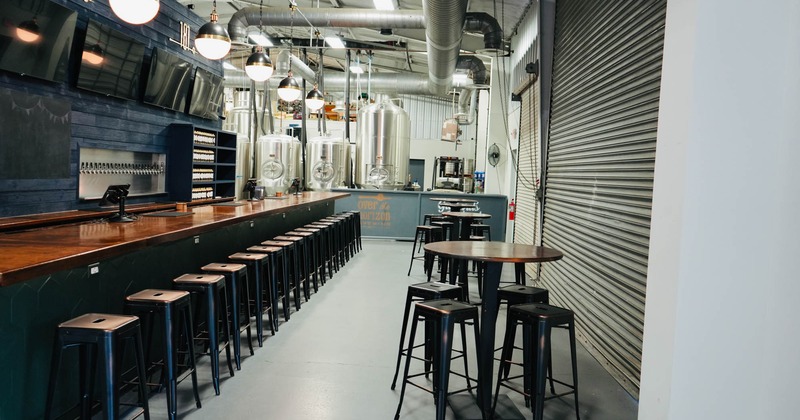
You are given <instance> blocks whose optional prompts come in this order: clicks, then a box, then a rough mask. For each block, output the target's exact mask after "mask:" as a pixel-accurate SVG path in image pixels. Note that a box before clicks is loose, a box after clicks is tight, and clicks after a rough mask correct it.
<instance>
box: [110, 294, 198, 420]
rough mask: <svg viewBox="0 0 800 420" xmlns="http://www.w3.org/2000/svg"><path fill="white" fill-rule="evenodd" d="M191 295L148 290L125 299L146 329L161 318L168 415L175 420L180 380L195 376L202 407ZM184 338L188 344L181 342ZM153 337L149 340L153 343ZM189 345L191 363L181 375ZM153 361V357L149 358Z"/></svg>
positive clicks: (128, 309)
mask: <svg viewBox="0 0 800 420" xmlns="http://www.w3.org/2000/svg"><path fill="white" fill-rule="evenodd" d="M191 301H192V299H191V295H190V294H189V292H187V291H183V290H157V289H145V290H142V291H141V292H137V293H134V294H132V295H130V296H128V297H126V298H125V312H126V313H127V314H129V315H136V316H138V317H139V318H140V319H141V320H142V323H143V324H144V325H145V330H146V331H148V332H149V333H152V325H153V324H152V318H153V316H155V315H158V316H160V317H161V321H162V323H163V324H162V325H163V328H162V331H163V340H164V343H163V345H164V355H163V356H164V361H163V367H162V375H161V376H162V381H163V385H165V387H166V388H167V415H168V416H169V418H170V419H171V420H174V419H175V418H176V417H177V415H178V383H179V382H181V381H182V380H184V379H186V376H187V375H189V376H191V377H192V391H193V392H194V401H195V404H196V406H197V408H200V407H201V404H200V394H199V392H198V390H197V367H196V365H195V357H194V344H193V343H192V338H193V337H194V331H193V328H192V304H191ZM179 331H180V333H179ZM179 337H180V338H183V339H184V340H185V342H184V343H180V342H178V341H177V340H178V338H179ZM151 338H152V337H148V341H149V342H152V339H151ZM182 344H185V345H186V348H187V354H188V356H189V365H188V369H187V371H186V372H185V373H184V375H183V377H182V378H179V377H178V376H179V375H178V365H179V361H178V348H179V347H181V345H182ZM146 359H149V358H146ZM147 362H148V363H149V362H150V360H147Z"/></svg>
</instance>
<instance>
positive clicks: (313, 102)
mask: <svg viewBox="0 0 800 420" xmlns="http://www.w3.org/2000/svg"><path fill="white" fill-rule="evenodd" d="M322 105H325V96H323V95H322V92H320V91H319V90H318V89H317V85H316V84H315V85H314V89H312V90H311V92H308V95H307V96H306V106H307V107H308V110H309V111H317V110H318V109H320V108H322Z"/></svg>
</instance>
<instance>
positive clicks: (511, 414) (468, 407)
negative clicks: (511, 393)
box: [447, 394, 525, 420]
mask: <svg viewBox="0 0 800 420" xmlns="http://www.w3.org/2000/svg"><path fill="white" fill-rule="evenodd" d="M447 403H448V404H449V405H450V409H451V410H453V414H454V415H455V418H457V419H459V420H481V419H482V417H481V410H480V408H478V401H477V400H476V399H475V397H474V396H472V395H468V394H456V395H451V396H450V397H448V398H447ZM524 418H525V416H524V415H523V414H522V412H520V411H519V409H518V408H517V406H516V405H514V402H513V401H511V398H509V397H508V395H504V394H500V396H499V397H497V409H496V410H495V412H494V417H493V419H494V420H511V419H514V420H522V419H524Z"/></svg>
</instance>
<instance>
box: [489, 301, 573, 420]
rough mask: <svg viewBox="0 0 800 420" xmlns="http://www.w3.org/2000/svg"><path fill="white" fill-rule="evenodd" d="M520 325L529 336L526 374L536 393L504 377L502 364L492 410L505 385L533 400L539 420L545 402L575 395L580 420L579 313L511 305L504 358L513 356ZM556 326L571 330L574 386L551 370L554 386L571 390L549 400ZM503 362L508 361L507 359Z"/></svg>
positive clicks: (525, 346)
mask: <svg viewBox="0 0 800 420" xmlns="http://www.w3.org/2000/svg"><path fill="white" fill-rule="evenodd" d="M519 324H522V328H523V334H524V335H526V336H527V337H524V338H523V351H524V352H525V355H526V356H528V357H526V358H525V361H524V362H523V370H524V373H523V375H524V376H525V377H526V378H527V381H526V383H531V384H533V387H532V390H531V389H523V390H520V389H517V388H515V387H513V386H512V385H511V384H510V383H509V382H508V381H507V380H505V379H504V378H503V377H502V376H501V374H502V373H503V364H502V363H501V366H500V370H499V372H498V374H497V376H498V381H497V387H496V388H495V398H494V403H493V404H492V407H493V408H494V407H495V406H497V394H498V392H499V391H500V386H504V387H506V388H509V389H511V390H513V391H516V392H519V393H521V394H523V395H525V396H527V397H530V398H532V399H533V403H532V404H531V411H532V412H533V418H534V419H535V420H542V417H543V412H544V401H545V400H549V399H552V398H558V397H562V396H564V395H569V394H574V395H575V416H576V419H578V420H580V410H579V408H578V363H577V360H578V359H577V356H576V350H575V314H574V313H573V312H572V311H570V310H569V309H565V308H559V307H557V306H551V305H546V304H543V303H527V304H522V305H514V306H511V307H510V308H509V310H508V318H507V322H506V333H505V338H504V340H503V355H506V354H510V352H511V350H512V348H513V347H514V335H515V332H516V329H517V325H519ZM556 326H566V327H567V329H568V330H569V344H570V355H571V358H572V384H567V383H565V382H562V381H559V380H557V379H554V378H553V374H552V368H551V373H550V380H551V384H552V381H555V382H557V383H559V384H561V385H564V386H566V387H567V388H569V389H570V391H568V392H563V393H560V394H556V393H555V391H554V390H553V389H551V392H552V393H553V394H554V395H551V396H549V397H545V395H544V393H545V381H546V379H547V368H548V366H550V365H551V363H550V360H549V359H550V353H551V352H550V332H551V330H552V328H553V327H556ZM534 334H535V336H534ZM503 360H504V361H505V360H508V359H507V358H506V357H505V356H504V357H503ZM531 360H533V362H531Z"/></svg>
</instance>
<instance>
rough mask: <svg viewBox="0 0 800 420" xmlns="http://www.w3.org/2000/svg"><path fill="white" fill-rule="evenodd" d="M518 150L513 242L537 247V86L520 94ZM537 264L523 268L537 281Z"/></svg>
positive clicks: (538, 207)
mask: <svg viewBox="0 0 800 420" xmlns="http://www.w3.org/2000/svg"><path fill="white" fill-rule="evenodd" d="M520 96H521V102H522V103H521V111H520V128H519V147H518V149H517V150H518V152H517V160H518V165H519V171H518V172H517V188H516V191H517V193H516V197H514V203H515V204H516V205H517V209H516V217H515V221H514V242H515V243H519V244H527V245H534V244H538V243H539V242H538V241H539V238H538V237H537V236H538V233H539V229H538V224H539V214H540V211H541V209H540V202H539V200H538V199H537V198H536V190H537V189H538V186H539V177H540V174H541V170H542V166H541V162H542V159H541V156H540V155H541V149H540V147H539V82H538V81H537V82H536V83H533V84H530V85H528V87H527V88H526V89H525V90H524V91H522V93H521V94H520ZM537 269H538V264H526V265H525V271H526V272H527V274H528V275H529V276H530V277H531V278H534V279H535V278H537V277H538V273H537Z"/></svg>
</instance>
